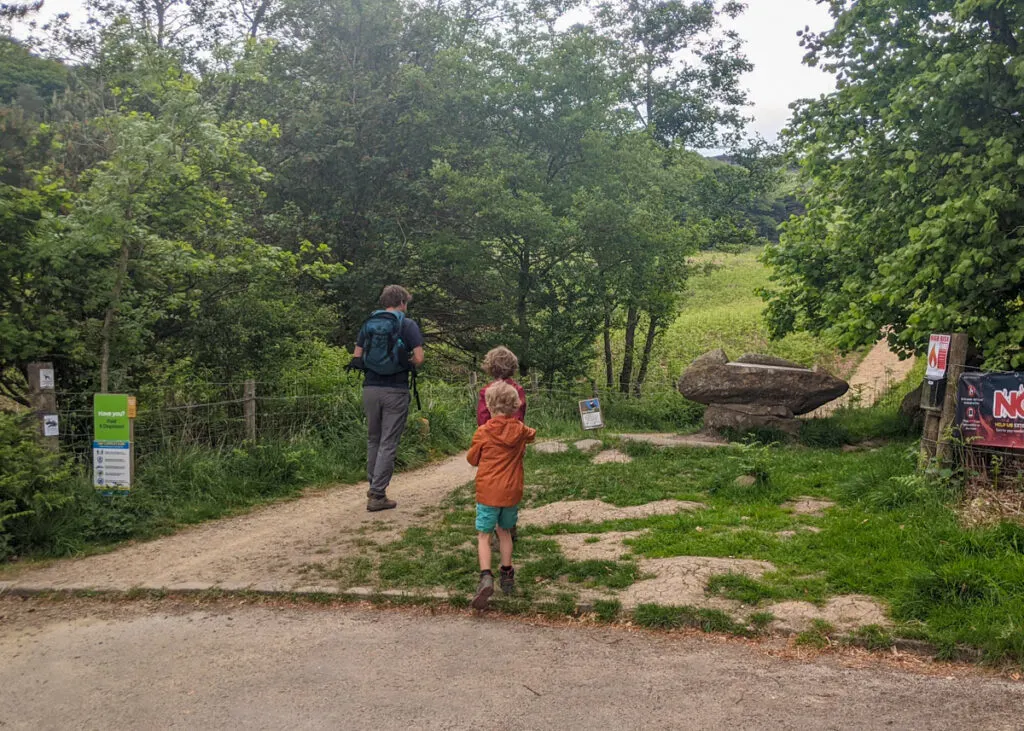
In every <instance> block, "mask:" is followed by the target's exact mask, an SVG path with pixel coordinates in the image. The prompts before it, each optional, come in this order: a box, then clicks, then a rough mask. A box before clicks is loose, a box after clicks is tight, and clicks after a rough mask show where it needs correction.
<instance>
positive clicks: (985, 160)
mask: <svg viewBox="0 0 1024 731" xmlns="http://www.w3.org/2000/svg"><path fill="white" fill-rule="evenodd" d="M832 13H833V16H834V18H835V27H834V28H833V29H832V30H830V31H828V32H825V33H822V34H820V35H807V36H806V37H805V40H806V43H807V45H808V55H807V62H808V63H810V64H812V65H820V66H822V67H823V68H825V69H826V70H828V71H830V72H832V73H834V74H835V75H836V78H837V82H838V89H837V91H835V92H834V93H832V94H829V95H826V96H824V97H822V98H820V99H817V100H811V101H805V102H803V103H802V104H800V105H799V107H798V109H797V114H796V118H795V121H794V124H793V126H792V129H791V130H790V133H789V136H790V139H791V142H792V145H793V149H794V153H795V155H796V157H797V158H798V159H799V161H800V165H801V170H802V174H803V180H804V182H805V185H806V192H805V194H804V198H805V200H806V204H807V213H806V215H804V216H802V217H800V218H798V219H796V220H794V221H793V222H791V223H790V224H788V225H787V226H786V228H785V232H784V235H783V237H782V241H781V244H780V245H779V246H777V247H773V248H772V249H770V250H769V252H768V254H767V260H768V261H769V263H771V265H772V266H773V267H774V269H775V279H776V281H775V285H774V287H773V289H772V291H770V292H769V293H768V295H769V297H770V302H769V321H770V324H771V326H772V330H773V332H774V333H775V334H777V335H778V334H782V333H786V332H789V331H792V330H796V329H806V330H810V331H812V332H818V333H827V334H829V335H831V336H834V338H835V339H836V340H837V341H838V342H839V343H840V344H841V345H842V346H843V347H845V348H855V347H857V346H859V345H863V344H866V343H869V342H872V341H874V340H876V339H877V338H878V334H879V331H880V330H881V329H882V328H884V327H887V326H891V327H892V334H891V335H890V340H891V341H892V342H893V344H894V345H895V346H896V347H897V348H899V349H901V350H902V351H903V352H908V353H909V352H914V351H918V350H920V349H921V348H922V347H923V346H924V344H925V343H926V342H927V340H928V334H929V333H931V332H948V331H965V332H967V333H968V334H969V335H970V336H971V338H972V340H973V341H974V343H975V344H976V345H977V347H978V349H979V351H980V352H981V354H982V355H983V357H984V359H985V361H986V362H987V363H988V365H990V366H1013V367H1020V366H1024V350H1022V348H1021V343H1022V342H1024V305H1022V302H1021V294H1022V285H1021V278H1022V266H1024V264H1022V262H1024V256H1022V252H1024V248H1022V231H1024V205H1022V201H1024V196H1022V190H1024V125H1022V124H1021V122H1020V110H1021V109H1022V108H1024V83H1022V80H1024V53H1022V49H1021V44H1022V43H1024V9H1022V8H1021V6H1020V4H1019V3H1007V2H1002V1H1001V0H970V1H968V0H927V1H921V2H900V1H897V0H888V1H887V2H879V3H853V2H838V1H837V2H833V3H832Z"/></svg>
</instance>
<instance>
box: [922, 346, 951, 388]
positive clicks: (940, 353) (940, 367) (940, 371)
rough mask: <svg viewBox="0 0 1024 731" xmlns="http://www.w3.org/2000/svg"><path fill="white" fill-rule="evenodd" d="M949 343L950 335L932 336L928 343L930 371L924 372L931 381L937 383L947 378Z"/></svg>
mask: <svg viewBox="0 0 1024 731" xmlns="http://www.w3.org/2000/svg"><path fill="white" fill-rule="evenodd" d="M949 341H950V336H949V335H932V337H931V339H930V340H929V341H928V369H927V370H926V371H925V372H924V377H925V378H926V379H928V380H929V381H937V380H939V379H940V378H945V377H946V366H947V364H948V361H949Z"/></svg>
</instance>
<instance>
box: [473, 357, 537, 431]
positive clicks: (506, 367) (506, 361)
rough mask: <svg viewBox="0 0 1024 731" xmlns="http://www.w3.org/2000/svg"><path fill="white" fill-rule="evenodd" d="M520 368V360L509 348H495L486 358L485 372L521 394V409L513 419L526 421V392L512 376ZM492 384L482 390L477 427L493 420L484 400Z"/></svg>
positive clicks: (477, 409)
mask: <svg viewBox="0 0 1024 731" xmlns="http://www.w3.org/2000/svg"><path fill="white" fill-rule="evenodd" d="M518 368H519V359H518V358H516V354H515V353H513V352H512V351H511V350H509V349H508V348H504V347H501V348H493V349H492V350H490V351H488V353H487V355H485V356H484V371H485V372H486V373H487V375H489V376H490V377H491V378H493V379H494V381H492V383H493V382H496V381H504V382H505V383H507V384H508V385H510V386H512V387H513V388H514V389H515V390H516V392H517V393H518V394H519V409H518V410H517V411H516V412H515V413H514V414H512V418H514V419H518V420H519V421H525V419H526V391H524V390H523V387H522V386H520V385H519V384H518V383H516V382H515V381H514V380H513V379H512V375H513V374H514V373H515V372H516V369H518ZM490 385H491V384H490V383H488V384H487V386H484V387H483V388H481V389H480V399H479V400H478V401H477V403H476V425H477V426H483V425H484V424H486V423H487V422H488V421H490V419H491V412H490V411H488V410H487V401H486V400H484V391H486V390H487V387H488V386H490Z"/></svg>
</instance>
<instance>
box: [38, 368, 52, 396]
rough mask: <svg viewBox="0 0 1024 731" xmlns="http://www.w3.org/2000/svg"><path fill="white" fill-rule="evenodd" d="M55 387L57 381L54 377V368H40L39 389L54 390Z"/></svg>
mask: <svg viewBox="0 0 1024 731" xmlns="http://www.w3.org/2000/svg"><path fill="white" fill-rule="evenodd" d="M54 388H56V382H55V380H54V377H53V368H40V369H39V390H40V391H52V390H53V389H54Z"/></svg>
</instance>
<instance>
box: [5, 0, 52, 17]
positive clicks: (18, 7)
mask: <svg viewBox="0 0 1024 731" xmlns="http://www.w3.org/2000/svg"><path fill="white" fill-rule="evenodd" d="M42 7H43V0H34V2H28V3H24V2H22V3H0V21H3V20H14V19H16V18H17V19H20V18H24V17H27V16H29V15H32V14H33V13H37V12H39V11H40V10H41V9H42Z"/></svg>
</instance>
